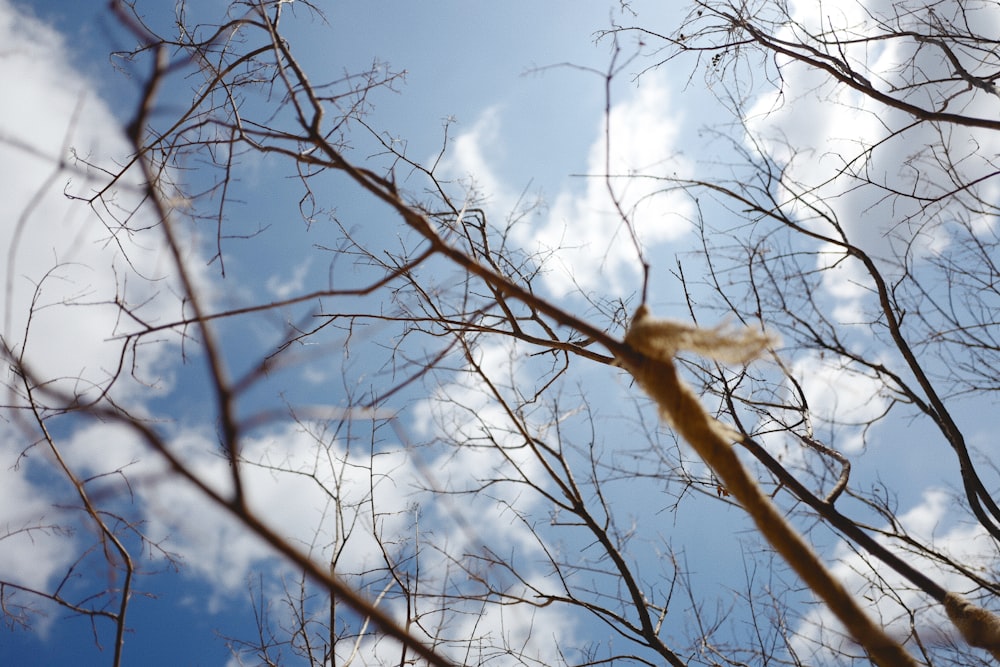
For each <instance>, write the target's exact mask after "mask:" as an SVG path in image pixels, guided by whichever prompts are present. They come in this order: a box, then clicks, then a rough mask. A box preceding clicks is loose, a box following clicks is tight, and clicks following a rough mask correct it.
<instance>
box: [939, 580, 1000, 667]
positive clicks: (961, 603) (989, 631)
mask: <svg viewBox="0 0 1000 667" xmlns="http://www.w3.org/2000/svg"><path fill="white" fill-rule="evenodd" d="M944 609H945V611H946V612H948V618H950V619H951V622H952V623H954V624H955V627H956V628H958V630H959V632H961V633H962V637H963V638H964V639H965V641H967V642H969V644H970V645H972V646H976V647H979V648H984V649H986V650H987V651H989V652H990V655H992V656H993V657H994V658H996V659H997V660H1000V618H997V615H996V614H994V613H993V612H990V611H987V610H985V609H983V608H982V607H977V606H976V605H974V604H972V603H971V602H969V601H968V600H966V599H965V598H964V597H962V596H961V595H959V594H958V593H948V594H947V595H946V596H945V597H944Z"/></svg>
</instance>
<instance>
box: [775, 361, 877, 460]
mask: <svg viewBox="0 0 1000 667" xmlns="http://www.w3.org/2000/svg"><path fill="white" fill-rule="evenodd" d="M791 372H792V375H793V376H794V377H796V378H797V379H798V381H799V385H800V386H801V387H802V391H803V393H804V394H805V397H806V401H807V402H808V405H809V414H810V416H811V418H812V420H813V427H814V429H815V432H816V434H817V437H818V438H820V439H821V440H826V437H827V436H826V433H827V429H828V428H829V427H831V426H832V427H833V428H832V432H833V433H836V434H837V440H836V442H832V443H828V444H830V445H831V446H833V447H835V448H836V449H838V450H839V451H841V452H844V453H852V452H857V451H859V450H861V449H862V448H863V446H864V439H863V429H864V427H865V425H867V424H869V423H871V422H872V421H874V420H875V419H876V418H877V417H879V416H880V415H882V414H883V413H884V412H885V410H886V408H887V407H888V402H887V400H886V397H885V396H884V393H883V385H882V383H881V381H879V380H878V379H876V378H872V377H869V376H867V375H862V374H860V373H858V372H855V371H852V370H849V365H848V364H847V363H846V360H840V359H838V358H836V357H832V356H831V355H825V356H822V357H821V356H819V355H815V354H812V355H807V356H804V357H800V358H798V359H796V360H795V362H794V363H793V364H792V368H791ZM852 426H853V427H854V428H852Z"/></svg>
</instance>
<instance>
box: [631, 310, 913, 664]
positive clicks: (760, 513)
mask: <svg viewBox="0 0 1000 667" xmlns="http://www.w3.org/2000/svg"><path fill="white" fill-rule="evenodd" d="M625 342H626V343H627V344H628V345H629V346H631V347H632V349H633V350H635V352H637V353H639V354H638V355H636V356H635V357H633V358H623V359H620V363H621V364H622V366H623V367H624V368H625V369H626V370H628V371H629V372H630V373H631V374H632V376H633V377H635V379H636V381H637V382H638V383H639V385H640V386H641V387H642V388H643V390H645V392H646V393H647V394H649V396H650V397H651V398H652V399H653V400H655V401H656V403H657V405H658V406H659V407H660V416H661V417H662V418H663V419H664V421H666V422H667V423H668V424H670V425H671V426H672V427H673V428H674V429H675V430H676V431H677V433H678V434H679V435H680V436H681V437H683V438H684V439H685V440H686V441H687V442H688V443H689V444H690V445H691V446H692V447H694V449H695V451H696V452H698V455H699V456H701V458H702V460H704V461H705V463H706V464H708V466H709V467H710V468H712V470H713V471H714V472H715V474H716V475H717V476H718V477H719V479H720V480H721V481H722V483H723V484H724V485H725V487H726V489H727V490H728V491H729V492H730V494H732V496H733V498H735V499H736V500H737V501H738V502H739V503H740V504H741V505H742V506H743V508H744V509H745V510H746V511H747V513H748V514H750V516H751V518H752V519H753V520H754V523H755V524H756V525H757V529H758V530H759V531H760V532H761V534H762V535H763V536H764V538H765V539H766V540H767V541H768V543H769V544H770V545H771V546H772V547H774V549H775V551H777V552H778V553H779V554H780V555H781V556H782V558H784V559H785V561H786V562H787V563H788V564H789V565H790V566H791V567H792V569H793V570H795V572H796V573H797V574H798V575H799V577H801V578H802V580H803V581H805V583H806V584H807V585H808V586H809V588H810V590H812V591H813V593H815V594H816V596H818V597H819V598H820V599H821V600H823V602H824V603H826V605H827V606H828V607H829V608H830V611H831V612H833V614H834V615H835V616H836V617H837V618H838V619H839V620H840V622H841V623H843V624H844V626H845V627H846V628H847V630H848V632H850V633H851V636H853V637H854V639H855V641H857V642H858V644H860V645H861V646H862V647H863V648H864V649H865V650H866V651H868V653H869V655H870V656H871V658H872V660H873V661H874V662H875V663H876V664H877V665H880V666H882V667H900V666H907V665H913V666H914V667H915V666H916V664H917V663H916V661H915V660H914V659H913V657H912V656H910V655H909V654H908V653H907V652H906V651H905V650H904V649H903V647H902V646H900V645H899V643H898V642H896V641H894V640H893V639H891V638H890V637H889V636H888V635H887V634H886V633H885V631H884V630H883V629H882V628H881V627H879V626H878V625H877V624H876V623H874V622H873V621H872V620H871V619H870V618H868V616H867V615H866V614H865V613H864V612H863V611H862V609H861V607H860V606H859V605H858V603H857V600H855V599H854V597H853V596H851V594H850V593H848V592H847V590H846V589H845V588H844V587H843V585H841V583H840V582H839V581H837V580H836V579H834V577H833V575H832V574H831V573H830V571H829V570H828V569H827V568H826V566H824V565H823V563H822V561H820V559H819V557H818V556H817V555H816V553H815V552H813V550H812V549H811V548H810V546H809V545H808V544H807V543H806V541H805V540H804V539H803V538H802V536H801V535H799V533H798V532H797V531H796V530H795V529H794V528H793V527H792V526H791V524H789V523H788V521H786V520H785V518H784V516H782V514H781V512H779V511H778V508H777V507H776V506H775V505H774V504H773V503H772V502H771V500H770V499H769V498H768V497H767V496H766V495H765V494H764V492H763V491H762V490H761V489H760V487H759V486H758V485H757V483H756V481H754V479H753V478H752V477H751V476H750V474H749V473H748V472H747V470H746V469H745V468H744V467H743V464H742V463H740V460H739V458H738V457H737V456H736V452H735V451H733V447H732V442H733V440H734V439H735V432H734V431H733V430H732V429H730V428H729V427H727V426H725V425H723V424H722V423H721V422H719V421H718V420H716V419H715V418H713V417H712V416H711V415H709V414H708V412H707V411H706V410H705V409H704V408H703V407H702V405H701V402H700V401H699V400H698V397H697V396H696V395H695V393H694V391H693V390H692V389H691V388H690V387H689V386H688V385H687V384H685V383H684V382H683V381H682V380H681V378H680V376H679V375H678V374H677V369H676V368H675V366H674V364H673V355H674V354H675V353H676V352H678V351H679V350H682V349H686V350H691V351H695V352H697V353H699V354H702V355H705V356H708V357H711V358H714V359H718V360H730V361H740V362H743V361H749V360H750V359H751V358H753V357H754V356H756V355H757V354H759V353H760V352H761V351H763V350H764V349H765V348H766V347H767V345H768V344H769V342H770V339H769V338H768V337H767V336H766V335H764V334H762V333H760V332H757V331H753V330H750V329H747V330H745V331H738V332H731V333H729V334H726V333H725V331H724V330H722V329H706V330H702V329H697V328H694V327H690V326H686V325H682V324H678V323H675V322H670V321H668V320H657V319H655V318H653V317H651V316H650V315H649V310H648V308H646V306H645V305H643V306H640V307H639V309H638V310H637V311H636V314H635V317H634V318H633V320H632V324H631V326H630V327H629V330H628V332H627V333H626V335H625Z"/></svg>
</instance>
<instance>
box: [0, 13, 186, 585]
mask: <svg viewBox="0 0 1000 667" xmlns="http://www.w3.org/2000/svg"><path fill="white" fill-rule="evenodd" d="M0 44H3V48H2V50H0V89H2V90H3V91H4V99H5V103H4V112H3V115H2V117H0V183H3V188H4V196H3V197H2V198H0V266H3V267H4V268H3V271H2V274H0V281H2V288H0V318H2V319H0V334H2V335H3V339H4V342H5V343H6V345H7V346H9V347H10V348H12V349H13V350H14V352H15V354H17V355H23V359H24V361H25V363H26V364H27V367H28V368H29V369H31V371H32V372H33V373H34V374H35V375H36V377H37V378H38V379H40V380H41V381H44V382H47V383H48V386H49V387H50V388H55V389H58V390H61V391H63V392H66V393H70V394H76V395H83V396H94V395H96V393H97V388H98V387H104V386H107V384H108V382H109V380H110V379H111V378H112V377H113V376H114V375H115V374H116V372H117V370H118V367H119V364H120V363H121V362H122V361H123V358H122V348H123V342H122V341H121V340H113V337H114V336H115V335H116V334H117V333H120V332H121V331H122V330H128V329H129V328H130V327H134V326H135V323H134V322H131V321H123V317H122V315H121V313H120V312H119V310H118V308H117V307H116V306H115V305H114V302H115V300H116V299H118V300H120V301H125V302H128V303H130V304H132V305H135V304H139V303H144V304H145V305H143V307H142V308H141V309H140V310H139V311H138V312H139V313H141V315H142V316H143V317H144V318H147V321H149V322H156V321H157V320H161V319H162V318H165V317H167V316H171V315H172V316H174V317H176V316H177V314H178V313H179V312H180V300H179V299H178V298H177V296H176V294H175V293H174V291H173V290H172V284H171V281H169V280H166V279H164V276H165V275H167V272H168V271H169V264H168V262H167V255H166V253H164V252H163V248H162V243H161V240H160V239H161V232H160V230H159V229H157V228H156V226H155V225H154V224H153V222H154V221H153V220H152V219H151V218H150V216H149V215H148V214H147V213H146V212H145V211H144V210H143V209H140V208H139V201H140V193H139V192H138V190H137V189H136V187H135V184H136V177H134V176H131V175H126V176H125V177H124V178H123V179H121V180H120V181H119V182H117V183H114V184H111V185H110V187H109V189H108V190H107V192H106V193H105V195H104V197H103V198H102V199H101V200H98V201H96V202H95V204H94V206H93V208H91V207H89V206H88V205H87V204H86V203H85V202H81V201H74V200H70V199H69V198H68V197H67V195H69V194H71V195H73V196H76V197H84V198H90V197H93V196H94V195H95V194H96V193H97V192H98V190H100V189H102V188H104V187H106V186H109V176H108V174H107V173H105V172H104V171H102V170H101V169H99V168H90V167H87V166H86V165H84V164H83V163H82V162H81V161H77V159H76V158H77V157H80V158H82V159H83V160H88V161H94V162H97V163H98V166H99V167H103V168H107V169H109V170H111V169H115V168H116V167H115V165H116V164H124V160H125V158H126V157H127V155H128V153H129V150H130V149H129V146H128V144H127V142H126V141H125V139H124V137H123V136H122V134H121V131H120V129H119V126H120V124H119V122H118V121H117V120H116V119H115V117H114V116H113V114H112V113H111V112H110V110H109V108H108V107H107V105H106V104H105V103H104V102H103V101H102V100H100V99H99V98H98V97H97V96H96V95H95V94H94V92H93V89H94V87H93V86H92V84H91V82H90V81H88V80H87V79H86V77H85V76H83V75H82V74H81V73H80V72H78V71H76V70H75V68H74V67H73V57H72V55H71V54H69V53H68V52H67V50H66V48H65V46H64V43H63V40H62V38H61V36H60V35H59V34H58V33H57V32H56V31H54V30H53V29H51V28H50V27H48V26H46V25H45V24H43V23H41V22H40V21H38V20H36V19H33V18H30V17H28V16H25V15H23V14H21V13H19V11H18V10H17V9H15V8H14V7H13V6H12V5H11V4H10V3H9V2H8V0H0ZM95 155H96V156H101V157H98V158H94V157H93V156H95ZM105 156H113V158H114V159H116V160H118V162H116V163H111V162H105V161H104V157H105ZM95 209H96V210H98V211H100V214H101V215H100V216H99V215H98V214H97V213H95ZM137 209H138V212H136V210H137ZM160 338H161V339H162V338H163V336H161V337H160ZM163 348H164V346H161V345H142V346H139V349H138V350H136V354H137V355H141V364H142V367H143V368H144V369H150V370H151V371H153V372H155V369H156V368H158V362H159V360H160V359H161V355H162V353H163ZM127 363H128V362H127V359H126V364H127ZM124 376H125V377H124V379H123V381H122V384H123V385H127V386H123V387H122V388H121V389H122V391H120V392H119V398H120V400H121V402H122V403H123V404H125V405H129V406H133V405H135V398H134V396H133V395H132V391H133V390H134V389H135V387H136V386H137V383H135V382H134V381H133V380H132V379H131V378H129V377H128V371H127V370H126V372H125V374H124ZM0 378H2V379H0V381H2V382H3V383H4V384H5V385H6V386H7V387H8V388H9V391H7V390H5V391H3V398H2V403H3V404H6V405H8V406H16V405H23V402H22V401H23V398H22V397H21V395H22V392H23V388H22V387H21V380H20V378H18V377H17V376H16V375H15V374H14V373H13V372H12V371H11V370H10V364H8V363H4V364H3V369H2V370H0ZM144 379H146V380H151V381H156V380H158V379H160V380H162V379H163V378H156V377H152V378H151V377H145V378H144ZM161 387H162V385H161ZM147 391H148V388H147ZM21 416H22V417H23V418H25V419H27V420H28V422H29V423H30V419H29V418H28V415H27V413H22V414H21ZM24 425H25V423H23V422H14V423H11V422H6V421H5V422H0V440H2V442H3V445H2V447H0V477H2V481H0V535H3V534H6V533H9V532H10V531H17V530H19V529H21V528H22V527H25V526H36V525H48V524H60V525H63V524H64V522H67V521H68V522H69V523H70V524H73V521H74V520H73V519H67V513H66V512H62V511H58V510H56V509H54V507H53V504H52V503H53V498H55V497H56V495H57V494H58V493H60V491H65V490H67V489H68V488H69V487H68V485H65V486H62V487H59V485H56V484H52V483H51V480H49V483H48V484H46V483H45V480H46V479H47V478H48V476H49V475H51V474H52V473H51V470H50V469H49V466H50V465H51V463H52V462H51V461H50V460H49V458H48V455H47V453H46V450H45V447H44V444H37V445H36V446H35V447H34V448H32V449H30V451H28V455H27V456H26V457H25V458H21V455H22V454H23V453H24V452H25V450H26V449H28V447H29V445H30V444H31V443H34V442H38V441H39V435H38V434H37V433H36V432H34V431H33V427H31V426H27V427H26V428H21V427H22V426H24ZM95 454H98V455H99V454H100V451H99V450H95ZM43 485H44V486H43ZM69 492H70V493H72V491H71V489H70V491H69ZM60 500H65V498H63V497H60ZM73 539H75V538H73V537H68V536H67V535H65V534H60V533H58V532H57V531H35V532H32V533H30V534H29V533H24V532H20V533H17V534H15V535H13V536H8V537H4V538H2V539H0V576H3V577H9V578H10V579H12V580H14V581H16V582H21V583H24V584H27V585H31V586H35V587H38V588H41V589H44V588H46V585H47V583H50V582H51V581H52V579H53V578H54V577H57V576H60V575H61V574H62V572H63V569H64V568H65V567H66V566H67V564H68V563H70V562H71V561H72V560H73V559H74V558H76V557H77V555H78V554H77V553H76V552H75V551H74V549H73V547H72V545H69V544H67V540H73Z"/></svg>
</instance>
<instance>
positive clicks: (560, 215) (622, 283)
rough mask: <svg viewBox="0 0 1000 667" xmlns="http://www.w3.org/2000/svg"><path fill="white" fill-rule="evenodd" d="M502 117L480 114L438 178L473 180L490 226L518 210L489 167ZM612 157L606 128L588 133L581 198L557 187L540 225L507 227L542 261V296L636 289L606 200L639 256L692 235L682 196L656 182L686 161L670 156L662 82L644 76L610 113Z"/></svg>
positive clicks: (671, 117) (633, 262) (633, 266)
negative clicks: (591, 137) (544, 290)
mask: <svg viewBox="0 0 1000 667" xmlns="http://www.w3.org/2000/svg"><path fill="white" fill-rule="evenodd" d="M499 123H500V116H499V112H498V111H497V109H494V108H491V109H489V110H488V111H487V112H485V113H484V114H483V115H482V116H481V118H480V119H479V121H477V122H476V124H475V126H474V127H473V129H472V130H470V131H469V132H465V133H462V134H460V135H459V136H458V137H456V138H455V140H454V142H453V149H452V151H451V152H450V154H449V158H448V160H447V161H445V163H444V164H443V172H444V173H447V174H450V175H456V176H459V177H463V176H466V175H468V176H471V178H472V179H473V181H474V182H475V184H476V186H477V191H478V192H480V193H481V194H483V195H485V196H486V197H487V200H488V202H489V204H490V210H491V211H493V213H492V216H493V217H494V218H496V217H497V216H499V219H504V218H505V217H506V216H507V215H508V214H509V213H510V212H511V209H512V208H513V206H514V205H515V202H516V196H515V194H516V193H514V192H513V189H512V188H510V187H508V186H507V185H505V184H504V183H502V182H501V180H500V179H499V178H498V177H497V176H496V174H495V170H494V169H493V168H492V166H491V164H490V162H491V158H494V157H495V155H493V154H494V153H495V152H496V151H497V146H498V145H499V143H500V141H499V139H498V136H499V131H498V128H499ZM609 124H610V138H611V154H610V156H609V157H607V160H606V148H605V147H606V145H607V144H606V140H605V132H604V120H603V119H602V120H601V121H600V124H599V125H598V127H597V128H595V129H596V133H595V134H596V136H595V138H594V141H593V143H592V144H591V147H590V150H589V153H588V158H587V164H586V166H585V168H584V171H585V173H586V174H587V177H586V178H585V180H584V183H583V188H582V191H580V189H578V188H574V187H565V188H563V189H562V190H560V192H559V193H558V194H557V195H556V197H555V199H554V201H553V203H552V206H551V210H550V211H549V213H548V215H547V216H546V217H545V219H544V220H543V221H542V222H541V224H539V225H521V226H518V227H515V229H514V232H515V239H516V240H517V241H518V242H519V243H520V244H521V245H522V246H523V247H525V248H526V249H528V250H529V251H537V252H538V253H539V256H540V257H544V258H546V259H545V261H546V262H547V264H546V268H547V269H548V270H547V271H546V272H545V273H544V274H543V276H544V280H545V283H546V286H547V287H548V288H549V289H550V290H551V291H552V293H553V294H554V295H555V296H557V297H562V296H566V295H567V294H569V293H571V292H575V291H577V290H578V289H580V290H583V291H584V292H591V291H594V290H597V289H601V291H602V292H610V293H612V294H618V293H621V292H623V291H626V290H631V289H635V288H636V287H638V285H639V282H638V281H639V280H640V279H641V276H642V273H641V266H640V265H639V262H638V255H637V252H636V248H635V245H634V244H633V242H632V239H631V236H630V233H629V230H628V228H627V227H626V225H625V224H624V223H623V221H622V218H621V214H619V212H618V211H617V209H616V207H615V202H614V200H613V199H612V197H611V195H610V194H609V192H608V184H607V181H606V180H605V178H604V175H605V174H610V175H611V176H612V179H611V188H612V189H613V191H614V194H615V197H616V198H617V199H618V202H619V203H620V205H621V208H622V211H623V212H624V214H625V215H626V216H627V217H628V219H629V220H630V222H631V224H633V225H634V228H635V231H636V234H637V236H638V237H639V239H640V242H641V244H642V246H643V249H644V251H648V249H649V248H650V247H651V246H653V245H655V244H658V243H664V242H669V241H674V240H677V239H680V238H681V237H683V236H684V235H685V234H687V233H688V231H690V229H691V222H690V221H691V216H692V213H693V207H692V204H691V201H690V199H689V198H688V197H686V196H685V195H683V194H681V193H679V192H676V191H670V192H668V191H666V188H665V186H666V183H665V182H664V181H662V180H658V178H660V177H669V176H677V175H681V176H684V175H687V173H688V171H689V166H688V163H687V161H686V160H684V159H683V158H681V157H679V156H676V155H674V153H675V151H676V148H675V145H676V142H677V137H678V133H679V131H680V128H681V118H680V114H679V112H678V111H677V108H676V105H674V104H673V102H672V100H671V98H670V93H669V87H668V85H667V82H666V80H665V79H664V78H663V77H662V76H660V75H657V74H649V75H647V76H645V77H643V79H642V84H641V85H640V86H639V87H638V88H637V89H636V90H635V92H634V94H633V95H632V96H631V97H629V98H627V99H625V100H623V101H621V102H618V103H616V104H614V105H613V106H612V108H611V112H610V118H609Z"/></svg>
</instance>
